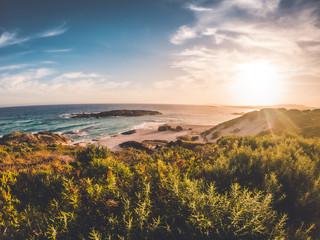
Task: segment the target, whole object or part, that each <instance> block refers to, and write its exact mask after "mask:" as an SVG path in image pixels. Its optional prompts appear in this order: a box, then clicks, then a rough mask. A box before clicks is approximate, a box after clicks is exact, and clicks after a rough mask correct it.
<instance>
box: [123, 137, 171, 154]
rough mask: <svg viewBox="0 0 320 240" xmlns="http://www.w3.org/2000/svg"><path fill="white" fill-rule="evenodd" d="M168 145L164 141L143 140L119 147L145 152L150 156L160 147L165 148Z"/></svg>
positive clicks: (126, 143) (128, 142) (129, 142)
mask: <svg viewBox="0 0 320 240" xmlns="http://www.w3.org/2000/svg"><path fill="white" fill-rule="evenodd" d="M168 143H169V141H166V140H145V141H143V142H137V141H127V142H124V143H121V144H120V145H119V146H120V147H121V148H135V149H138V150H143V151H146V152H147V153H149V154H151V153H153V152H154V151H155V150H157V149H159V148H161V147H166V146H167V145H168Z"/></svg>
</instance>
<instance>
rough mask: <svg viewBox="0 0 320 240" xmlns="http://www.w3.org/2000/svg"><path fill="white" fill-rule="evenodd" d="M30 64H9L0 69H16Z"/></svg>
mask: <svg viewBox="0 0 320 240" xmlns="http://www.w3.org/2000/svg"><path fill="white" fill-rule="evenodd" d="M28 66H30V64H16V65H10V66H4V67H0V71H7V70H16V69H21V68H25V67H28Z"/></svg>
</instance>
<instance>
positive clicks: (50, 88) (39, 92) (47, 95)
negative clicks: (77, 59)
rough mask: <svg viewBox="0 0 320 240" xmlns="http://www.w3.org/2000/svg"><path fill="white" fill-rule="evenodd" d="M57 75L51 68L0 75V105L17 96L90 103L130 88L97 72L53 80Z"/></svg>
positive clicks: (67, 74) (18, 97) (62, 75)
mask: <svg viewBox="0 0 320 240" xmlns="http://www.w3.org/2000/svg"><path fill="white" fill-rule="evenodd" d="M54 74H56V71H55V70H54V69H49V68H38V69H28V70H25V71H21V72H20V73H16V74H8V73H5V74H0V102H1V103H6V102H8V101H9V100H8V99H12V97H13V96H15V99H16V100H15V101H19V99H20V101H21V99H23V98H27V99H31V100H32V101H33V102H40V101H41V102H42V100H45V101H47V102H51V103H54V102H57V101H62V102H73V101H74V100H75V99H77V101H78V102H87V101H90V100H92V99H96V98H100V99H101V98H103V97H104V96H107V95H108V94H115V93H116V90H117V89H125V88H127V87H128V86H129V85H130V82H128V81H124V82H115V81H110V80H108V78H106V77H104V76H102V75H99V74H96V73H89V74H86V73H82V72H70V73H64V74H60V75H59V76H57V77H53V75H54ZM31 100H30V101H31ZM22 103H24V104H25V103H26V102H20V104H22Z"/></svg>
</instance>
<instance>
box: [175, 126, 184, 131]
mask: <svg viewBox="0 0 320 240" xmlns="http://www.w3.org/2000/svg"><path fill="white" fill-rule="evenodd" d="M175 131H176V132H181V131H183V128H182V127H181V126H177V127H176V129H175Z"/></svg>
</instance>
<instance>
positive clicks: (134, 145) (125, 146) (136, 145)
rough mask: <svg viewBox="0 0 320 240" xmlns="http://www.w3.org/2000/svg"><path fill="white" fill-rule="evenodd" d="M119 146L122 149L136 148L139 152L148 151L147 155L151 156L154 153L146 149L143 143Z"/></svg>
mask: <svg viewBox="0 0 320 240" xmlns="http://www.w3.org/2000/svg"><path fill="white" fill-rule="evenodd" d="M119 146H120V147H121V148H135V149H138V150H143V151H146V152H147V153H149V154H152V153H153V151H152V150H151V149H149V148H147V147H145V146H144V145H143V143H141V142H137V141H127V142H123V143H121V144H119Z"/></svg>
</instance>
